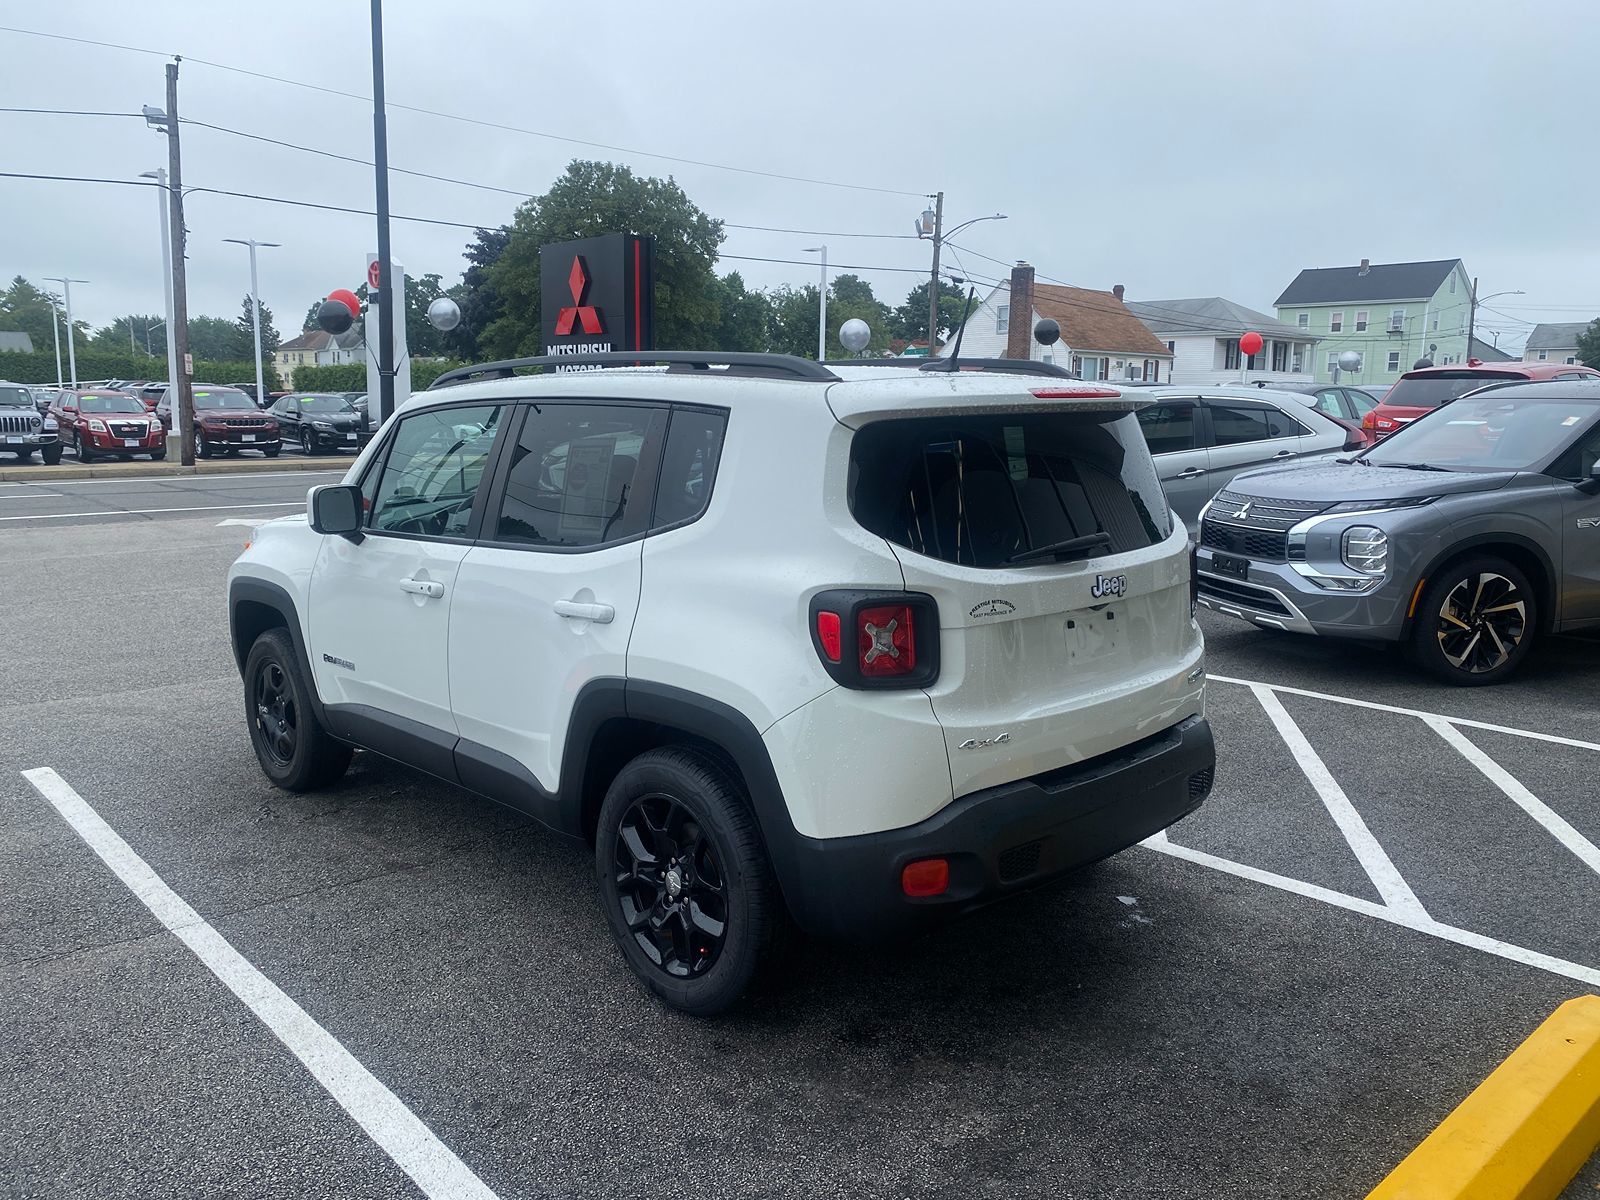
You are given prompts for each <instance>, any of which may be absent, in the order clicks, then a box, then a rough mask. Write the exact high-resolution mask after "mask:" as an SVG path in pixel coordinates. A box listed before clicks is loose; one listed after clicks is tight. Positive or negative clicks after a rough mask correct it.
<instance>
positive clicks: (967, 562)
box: [850, 413, 1172, 567]
mask: <svg viewBox="0 0 1600 1200" xmlns="http://www.w3.org/2000/svg"><path fill="white" fill-rule="evenodd" d="M850 511H851V512H852V513H854V514H855V518H856V520H857V521H858V522H860V524H861V525H862V526H863V527H864V528H865V529H868V530H870V531H871V532H873V533H875V534H877V535H878V536H880V537H883V538H885V539H887V540H888V541H890V542H892V543H894V544H895V545H896V546H903V547H905V548H906V549H908V550H914V551H916V552H917V553H918V554H925V555H927V556H929V557H930V558H937V559H942V560H943V561H945V562H950V563H960V564H962V565H964V566H973V567H999V566H1002V565H1004V564H1005V562H1006V560H1008V559H1009V558H1011V557H1012V556H1013V555H1016V554H1020V553H1022V552H1023V551H1027V550H1034V549H1038V548H1040V547H1043V546H1049V545H1055V544H1057V543H1060V542H1064V541H1067V540H1069V539H1072V538H1078V537H1083V536H1085V535H1088V534H1095V533H1104V534H1106V535H1107V536H1108V538H1109V542H1108V544H1107V546H1106V547H1105V550H1104V553H1107V554H1119V553H1122V552H1124V551H1127V550H1136V549H1139V548H1140V547H1143V546H1149V545H1153V544H1154V543H1156V542H1159V541H1161V540H1162V539H1163V538H1165V537H1166V536H1167V534H1168V533H1170V532H1171V528H1172V527H1171V524H1170V522H1169V518H1168V514H1167V501H1166V497H1165V496H1164V495H1163V494H1162V491H1161V484H1160V481H1159V480H1158V479H1157V478H1156V471H1155V464H1154V463H1153V462H1151V460H1150V453H1149V451H1148V450H1147V449H1146V447H1145V443H1144V438H1143V437H1142V436H1141V434H1140V432H1139V423H1138V421H1137V420H1136V419H1135V417H1134V415H1133V414H1132V413H997V414H994V415H985V416H968V417H917V418H913V419H910V420H899V421H880V422H876V423H874V424H872V425H868V426H867V427H866V428H865V429H863V430H862V431H861V432H860V433H858V434H856V436H855V440H854V442H853V443H852V445H851V448H850Z"/></svg>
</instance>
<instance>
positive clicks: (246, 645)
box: [228, 576, 327, 725]
mask: <svg viewBox="0 0 1600 1200" xmlns="http://www.w3.org/2000/svg"><path fill="white" fill-rule="evenodd" d="M228 625H229V629H230V634H231V636H232V639H233V655H234V659H235V660H236V661H237V662H238V665H239V672H240V674H241V675H242V674H243V673H244V663H245V659H246V658H248V657H249V654H250V647H251V646H252V645H254V644H255V641H256V639H257V638H259V637H260V636H261V635H262V634H263V633H265V632H267V630H269V629H283V630H287V631H288V634H289V640H290V642H292V643H293V644H294V652H295V656H296V657H297V658H298V659H299V660H300V670H301V671H302V672H304V674H305V677H306V683H307V684H308V685H309V687H310V688H311V703H312V706H313V708H314V709H315V711H316V717H317V720H319V721H321V722H322V723H323V724H324V725H326V724H327V714H326V713H324V712H323V708H322V697H321V696H320V695H318V694H317V678H316V674H315V672H313V671H312V669H311V657H310V653H309V651H307V649H306V640H305V631H304V630H303V629H302V628H301V626H300V613H299V610H298V609H296V608H295V603H294V598H293V597H292V596H290V595H289V593H288V591H287V590H286V589H284V588H283V587H281V586H279V585H278V584H276V583H269V582H268V581H267V580H264V579H251V578H249V577H248V576H241V577H239V578H237V579H235V580H233V582H232V583H230V584H229V585H228Z"/></svg>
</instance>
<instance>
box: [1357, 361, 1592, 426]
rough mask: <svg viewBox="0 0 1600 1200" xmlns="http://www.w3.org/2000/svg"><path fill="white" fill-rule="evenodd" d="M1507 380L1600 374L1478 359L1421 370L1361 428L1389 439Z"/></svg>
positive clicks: (1551, 365) (1397, 388) (1552, 365)
mask: <svg viewBox="0 0 1600 1200" xmlns="http://www.w3.org/2000/svg"><path fill="white" fill-rule="evenodd" d="M1507 379H1528V380H1537V379H1600V371H1596V370H1594V369H1593V368H1591V367H1579V366H1569V365H1565V364H1563V363H1539V362H1499V363H1493V364H1485V363H1482V362H1480V361H1479V360H1478V359H1476V358H1469V359H1467V361H1466V362H1465V363H1462V364H1461V365H1460V366H1450V367H1422V368H1420V369H1419V370H1416V371H1407V372H1406V373H1405V374H1404V375H1402V376H1400V378H1399V379H1398V380H1397V381H1396V382H1395V385H1394V386H1393V387H1392V388H1390V389H1389V391H1388V392H1387V394H1385V395H1384V397H1383V400H1382V402H1381V403H1380V404H1379V405H1378V407H1377V408H1374V409H1373V410H1372V411H1371V412H1369V413H1367V414H1366V416H1364V417H1362V418H1361V427H1362V428H1363V429H1365V430H1367V431H1368V432H1369V433H1372V434H1373V435H1375V436H1376V437H1380V438H1383V437H1388V436H1389V435H1390V434H1391V433H1393V432H1394V431H1395V430H1396V429H1399V428H1400V426H1402V425H1409V424H1410V423H1411V422H1412V421H1415V420H1416V419H1417V418H1418V417H1420V416H1422V415H1423V414H1424V413H1426V412H1428V411H1430V410H1431V409H1435V408H1438V407H1439V406H1440V405H1441V404H1448V403H1450V401H1452V400H1454V399H1456V398H1457V397H1458V396H1464V395H1465V394H1466V393H1468V392H1471V391H1476V390H1477V389H1478V388H1481V387H1483V386H1484V385H1485V384H1490V383H1499V382H1501V381H1504V380H1507Z"/></svg>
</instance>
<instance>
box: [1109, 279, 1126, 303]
mask: <svg viewBox="0 0 1600 1200" xmlns="http://www.w3.org/2000/svg"><path fill="white" fill-rule="evenodd" d="M1122 293H1123V287H1122V285H1121V284H1120V283H1119V284H1117V286H1116V287H1114V288H1112V289H1111V294H1112V295H1113V296H1115V297H1116V298H1117V300H1118V302H1119V303H1120V302H1121V300H1122Z"/></svg>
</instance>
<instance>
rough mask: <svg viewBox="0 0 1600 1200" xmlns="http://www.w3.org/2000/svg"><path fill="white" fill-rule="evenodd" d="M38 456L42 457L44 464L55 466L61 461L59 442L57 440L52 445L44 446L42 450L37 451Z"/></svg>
mask: <svg viewBox="0 0 1600 1200" xmlns="http://www.w3.org/2000/svg"><path fill="white" fill-rule="evenodd" d="M39 457H40V458H42V459H44V465H45V466H47V467H53V466H55V465H56V464H57V463H58V462H60V461H61V443H60V442H57V443H56V444H55V445H54V446H46V447H45V448H44V449H43V450H41V451H39Z"/></svg>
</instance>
